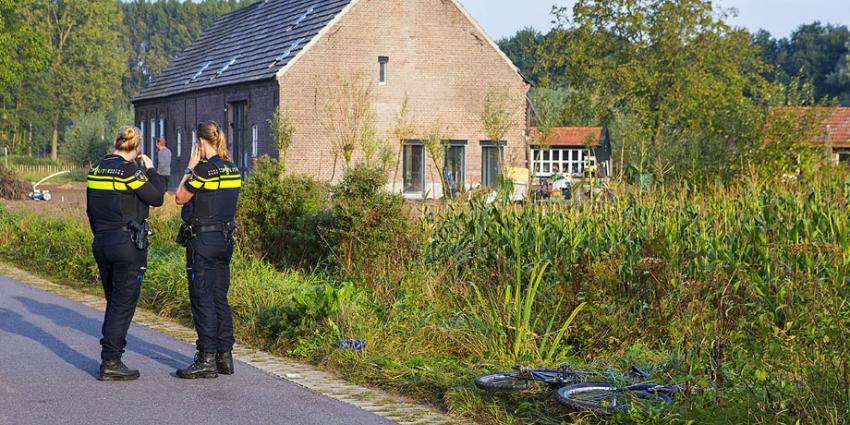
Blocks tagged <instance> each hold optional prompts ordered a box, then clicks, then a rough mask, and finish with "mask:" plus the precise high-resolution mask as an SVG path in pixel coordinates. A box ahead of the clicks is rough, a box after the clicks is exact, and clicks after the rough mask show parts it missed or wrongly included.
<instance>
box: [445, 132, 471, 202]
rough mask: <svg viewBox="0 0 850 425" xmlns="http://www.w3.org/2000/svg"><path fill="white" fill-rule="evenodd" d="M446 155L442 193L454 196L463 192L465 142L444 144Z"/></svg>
mask: <svg viewBox="0 0 850 425" xmlns="http://www.w3.org/2000/svg"><path fill="white" fill-rule="evenodd" d="M445 144H446V153H445V160H444V164H443V180H444V184H445V185H446V187H445V188H444V190H443V193H446V194H448V195H450V196H451V195H454V194H456V193H458V192H460V191H462V190H463V187H464V181H465V180H466V141H459V140H450V141H448V142H445Z"/></svg>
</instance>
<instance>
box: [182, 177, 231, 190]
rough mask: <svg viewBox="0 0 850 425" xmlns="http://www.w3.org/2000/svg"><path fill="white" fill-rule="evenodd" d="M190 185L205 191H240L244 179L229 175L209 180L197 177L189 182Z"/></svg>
mask: <svg viewBox="0 0 850 425" xmlns="http://www.w3.org/2000/svg"><path fill="white" fill-rule="evenodd" d="M189 185H190V186H192V187H194V188H195V189H202V188H203V189H205V190H218V189H238V188H240V187H242V179H241V176H239V175H238V174H237V175H232V176H231V175H227V176H219V177H212V178H208V179H205V178H203V177H196V178H195V179H192V180H189Z"/></svg>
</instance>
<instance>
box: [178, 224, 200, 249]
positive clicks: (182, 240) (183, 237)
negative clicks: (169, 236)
mask: <svg viewBox="0 0 850 425" xmlns="http://www.w3.org/2000/svg"><path fill="white" fill-rule="evenodd" d="M195 236H197V235H196V234H195V230H194V229H193V228H192V225H191V224H187V223H183V224H181V225H180V230H179V231H178V232H177V239H176V240H175V242H177V245H180V246H186V245H188V244H189V241H190V240H192V239H195Z"/></svg>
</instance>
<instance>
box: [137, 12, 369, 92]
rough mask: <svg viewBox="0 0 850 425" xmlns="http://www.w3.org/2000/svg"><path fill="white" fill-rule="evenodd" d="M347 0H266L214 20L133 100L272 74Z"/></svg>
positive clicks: (265, 77) (335, 14)
mask: <svg viewBox="0 0 850 425" xmlns="http://www.w3.org/2000/svg"><path fill="white" fill-rule="evenodd" d="M351 1H352V0H266V1H259V2H257V3H254V4H252V5H250V6H246V7H244V8H241V9H238V10H235V11H233V12H231V13H228V14H226V15H224V16H222V17H221V18H219V19H218V20H216V21H215V22H214V23H213V24H212V25H211V26H210V27H209V28H208V29H207V30H206V31H204V33H203V34H201V36H200V37H198V38H197V39H196V40H195V41H194V42H193V43H192V44H191V45H190V46H189V47H187V48H186V50H184V51H183V52H182V53H180V55H178V56H177V58H176V59H174V60H173V61H171V63H169V64H168V66H167V67H166V68H165V69H164V70H163V71H162V73H160V74H159V75H158V76H156V77H155V78H154V79H152V80H151V82H150V83H148V85H147V86H146V87H145V88H144V89H142V91H141V92H140V93H139V94H138V95H137V96H136V97H135V98H133V100H134V101H137V100H146V99H153V98H159V97H165V96H172V95H175V94H180V93H185V92H189V91H195V90H202V89H207V88H211V87H220V86H225V85H231V84H238V83H242V82H248V81H257V80H264V79H270V78H273V77H274V76H275V75H276V74H277V72H278V71H279V70H280V69H281V68H283V67H284V66H286V65H287V64H288V63H289V61H291V60H292V59H293V58H294V57H295V56H296V55H297V54H298V53H299V52H300V51H301V50H302V49H303V48H304V46H306V45H307V43H309V42H310V40H312V39H313V38H314V37H315V36H316V35H317V34H318V33H319V31H321V30H322V28H324V27H325V26H327V25H328V23H330V21H331V20H333V19H334V17H336V16H337V15H338V14H339V13H340V12H341V11H342V10H343V9H344V8H345V7H346V6H348V4H349V3H350V2H351Z"/></svg>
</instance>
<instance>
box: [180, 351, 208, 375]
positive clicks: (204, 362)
mask: <svg viewBox="0 0 850 425" xmlns="http://www.w3.org/2000/svg"><path fill="white" fill-rule="evenodd" d="M177 376H178V377H180V378H183V379H196V378H218V373H216V371H215V353H205V352H203V351H198V354H195V362H194V363H192V364H191V365H189V367H187V368H185V369H178V370H177Z"/></svg>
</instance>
